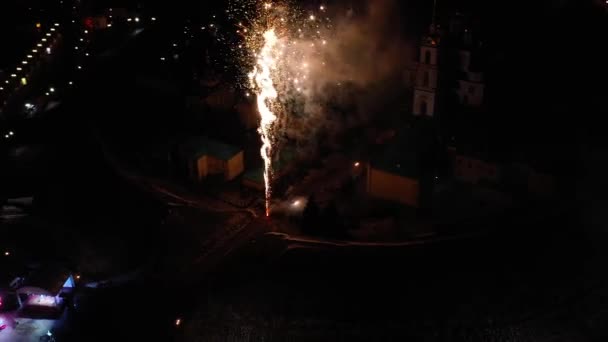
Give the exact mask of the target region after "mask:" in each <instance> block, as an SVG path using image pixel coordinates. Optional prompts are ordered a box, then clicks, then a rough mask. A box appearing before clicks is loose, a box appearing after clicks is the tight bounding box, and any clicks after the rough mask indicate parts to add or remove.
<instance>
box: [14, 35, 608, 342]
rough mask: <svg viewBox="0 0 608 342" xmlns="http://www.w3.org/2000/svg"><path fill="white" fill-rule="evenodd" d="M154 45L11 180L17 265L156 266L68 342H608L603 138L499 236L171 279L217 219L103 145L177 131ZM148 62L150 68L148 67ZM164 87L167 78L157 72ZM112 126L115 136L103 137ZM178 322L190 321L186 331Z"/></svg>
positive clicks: (74, 101) (262, 241)
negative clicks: (25, 217)
mask: <svg viewBox="0 0 608 342" xmlns="http://www.w3.org/2000/svg"><path fill="white" fill-rule="evenodd" d="M144 39H145V37H144ZM146 44H147V45H146ZM153 46H161V45H160V43H159V42H157V41H156V39H150V40H149V41H148V43H145V44H144V45H143V46H139V47H138V48H133V49H132V50H131V51H130V52H127V53H126V54H125V56H126V57H125V58H126V59H125V60H123V59H118V60H114V61H109V62H105V61H104V62H103V65H101V66H100V69H98V71H97V72H96V73H93V74H89V75H87V76H88V77H87V79H88V82H84V83H82V84H81V85H79V89H78V90H77V93H76V94H75V96H73V97H72V98H71V100H70V101H68V102H67V103H66V104H64V106H63V107H62V108H61V109H60V110H59V112H58V113H56V115H54V116H53V118H52V119H51V120H48V121H39V122H37V123H34V124H31V126H29V128H26V129H27V130H30V133H29V134H25V135H26V136H30V137H32V139H33V140H30V143H28V142H27V141H24V142H23V143H24V144H25V145H28V146H30V147H32V146H38V147H40V151H41V152H40V153H41V154H40V155H41V156H44V157H43V158H35V162H33V164H32V165H30V166H29V167H28V168H27V170H29V173H22V172H20V171H19V170H12V169H7V168H3V172H6V173H5V174H4V176H5V177H3V179H4V180H5V181H4V183H3V189H11V194H19V190H20V189H21V190H22V191H23V192H24V193H25V194H28V193H32V192H33V193H34V194H35V195H37V196H38V199H39V201H38V203H37V204H36V211H35V215H34V217H35V218H34V219H32V220H31V221H26V223H25V224H24V226H13V225H10V226H9V225H3V226H2V229H3V230H4V231H3V237H4V238H3V240H2V242H3V243H4V242H5V241H10V242H11V245H14V246H15V250H17V251H18V252H16V256H15V257H20V258H21V257H23V258H25V259H29V258H39V257H41V256H42V257H44V256H45V255H46V256H47V257H48V258H50V257H49V256H52V258H53V259H62V260H67V261H68V262H71V263H73V264H74V266H76V265H78V260H80V259H79V258H78V256H79V255H80V254H79V252H74V251H78V250H79V248H82V246H86V245H85V244H83V242H82V241H90V240H96V241H98V240H100V239H101V238H105V239H107V242H105V243H102V244H101V245H102V246H105V247H103V248H101V250H102V252H104V251H107V250H109V249H113V247H114V246H120V245H123V246H126V247H124V248H122V249H121V250H122V251H120V253H116V256H114V259H111V260H112V262H111V264H115V265H118V266H119V267H118V268H117V269H118V270H119V271H124V270H129V269H133V268H136V267H137V266H139V265H142V264H144V265H152V266H148V267H147V268H146V270H147V272H146V273H144V276H142V277H141V278H140V279H138V280H137V281H136V282H134V283H133V284H131V285H128V286H123V287H118V288H115V289H105V290H102V292H97V293H96V294H95V295H91V296H84V297H83V298H85V299H83V304H82V307H83V310H84V311H83V312H84V313H83V314H80V315H75V317H76V318H75V320H74V322H73V323H74V325H73V327H74V329H73V330H71V331H70V332H69V333H68V334H67V335H66V339H67V340H73V341H85V340H86V341H107V340H111V341H132V340H138V341H139V340H153V341H166V340H172V339H174V338H176V339H178V340H185V341H262V340H264V341H341V340H342V341H358V340H360V341H392V340H399V341H401V340H404V339H410V340H416V341H417V340H422V341H598V342H599V341H604V340H605V338H606V337H607V336H608V331H607V330H606V327H608V279H606V272H605V268H606V261H608V259H607V258H606V257H607V255H606V252H605V251H606V249H605V246H606V243H608V239H607V237H608V234H607V233H606V232H607V231H606V229H605V227H606V219H605V214H604V212H605V210H604V209H605V202H604V201H601V200H600V198H601V197H602V196H601V195H602V194H603V193H605V191H604V190H605V189H606V185H605V182H604V181H603V175H604V174H605V170H606V166H605V165H606V163H605V155H606V153H605V152H606V150H605V148H604V147H603V146H604V145H603V143H604V142H603V139H600V140H595V139H593V138H585V139H582V138H580V139H578V143H577V144H575V145H576V146H578V150H580V152H579V154H578V155H577V157H579V158H580V161H581V162H580V164H579V165H578V169H579V171H578V173H577V175H578V176H577V179H576V180H574V181H573V183H574V184H575V185H576V189H577V190H576V191H575V192H574V193H573V195H572V197H571V198H570V200H571V201H570V205H569V206H567V207H566V208H567V209H566V210H564V209H563V208H561V209H559V210H560V211H559V212H558V211H557V210H558V209H557V208H556V213H555V215H549V216H548V217H543V218H540V219H539V218H536V217H528V216H523V217H514V218H513V219H512V221H511V222H500V223H489V224H495V225H500V226H502V227H505V229H502V230H500V231H499V232H498V233H496V234H494V235H492V236H488V237H484V238H479V239H475V240H468V241H457V242H446V243H442V244H436V245H435V244H433V245H424V246H417V247H411V248H401V249H367V250H357V249H353V248H345V249H339V250H320V249H314V248H307V249H306V248H300V249H298V248H295V249H291V250H289V251H287V252H285V251H284V248H285V245H284V244H283V243H282V242H280V241H277V240H275V239H272V238H257V239H255V242H252V243H250V244H249V245H248V246H247V247H245V248H243V249H241V250H239V251H236V252H235V253H233V254H231V255H230V256H229V257H228V258H226V260H225V261H224V262H223V263H222V264H220V265H217V266H218V267H217V268H216V270H215V271H213V272H210V273H202V272H201V271H199V270H197V269H195V268H191V269H187V273H181V272H177V271H175V270H174V269H172V266H176V268H177V266H178V265H175V264H176V263H178V262H182V261H184V260H187V258H188V257H189V252H188V250H189V249H192V254H196V253H197V252H198V251H196V248H197V247H198V246H197V244H196V243H194V242H193V241H194V240H193V238H192V236H193V235H198V234H192V233H191V232H189V230H191V229H195V228H194V227H197V226H199V225H200V227H201V230H203V231H204V229H205V227H207V224H209V225H211V224H212V222H216V220H217V218H216V217H212V219H211V220H209V221H208V222H203V221H205V217H207V216H206V215H204V214H201V215H200V217H199V216H196V217H195V216H194V215H192V216H190V215H189V214H188V213H184V216H185V217H187V218H188V219H189V220H190V222H186V223H185V224H183V225H181V224H179V220H178V221H177V222H178V223H174V221H173V220H170V218H171V217H172V216H168V217H167V216H166V213H167V208H166V207H165V205H164V204H162V203H160V202H159V201H157V200H155V199H152V197H151V196H150V195H149V194H147V193H144V192H142V191H141V190H140V189H139V188H137V187H136V186H134V185H132V184H130V183H128V182H126V181H125V180H124V179H122V178H121V177H119V176H118V175H116V173H115V172H114V170H113V169H112V168H111V167H109V166H108V165H107V163H106V161H105V160H104V158H103V154H102V153H101V150H100V146H99V144H98V143H97V140H96V139H95V135H94V133H93V132H96V129H99V128H101V129H102V130H105V131H102V132H105V134H107V132H112V134H114V136H112V137H111V138H112V139H114V143H118V144H117V145H119V146H120V143H126V142H129V146H126V147H125V149H124V150H123V152H128V151H131V150H137V147H138V146H145V145H148V144H150V143H152V142H155V141H156V142H159V143H162V142H163V141H164V139H165V138H166V137H167V136H169V135H170V134H171V132H173V131H175V130H179V129H180V127H181V126H180V125H181V122H182V121H181V120H180V118H179V114H180V113H181V112H180V110H179V109H178V108H180V106H181V104H179V100H180V99H179V96H176V95H175V94H171V92H167V91H164V90H152V89H150V87H149V86H146V82H143V84H144V85H143V86H142V83H141V82H139V83H138V82H137V75H138V74H148V75H149V74H150V72H149V71H150V70H152V69H156V68H157V66H156V65H155V64H153V63H156V61H157V60H158V59H157V58H156V56H155V55H153V53H152V52H153V51H155V50H154V48H153ZM148 53H149V54H150V55H151V56H150V62H149V63H150V64H149V65H148V64H147V63H148V62H145V63H142V62H141V61H140V60H139V59H138V58H142V57H141V56H142V55H144V56H145V55H146V54H148ZM134 56H139V57H134ZM135 64H137V65H140V67H139V68H136V67H134V65H135ZM153 75H154V76H153V77H157V78H160V79H166V78H169V79H170V76H167V75H166V74H164V73H163V71H162V69H160V68H158V72H157V73H156V74H153ZM138 84H139V85H138ZM175 101H177V102H178V104H176V102H175ZM167 118H170V120H167ZM161 124H162V125H161ZM112 126H114V127H115V128H118V129H114V130H111V131H108V130H107V129H108V128H111V127H112ZM592 130H595V129H592ZM50 132H52V134H51V133H50ZM34 137H35V139H34ZM106 137H107V136H106ZM125 137H126V138H128V139H125ZM126 154H127V155H129V153H126ZM15 165H16V164H14V165H13V164H11V167H12V166H15ZM19 175H20V176H21V177H17V176H19ZM178 212H179V210H178ZM172 215H174V214H172ZM208 217H211V216H208ZM164 219H166V220H168V222H169V224H163V223H162V222H163V220H164ZM193 221H196V222H193ZM165 222H167V221H165ZM174 224H175V226H173V225H174ZM184 227H188V228H187V229H184ZM199 236H200V238H202V237H204V236H205V234H204V233H201V234H200V235H199ZM49 238H50V239H51V241H52V243H50V242H49V240H48V239H49ZM26 239H27V241H28V244H27V245H26V244H23V241H24V240H26ZM186 242H189V243H186ZM24 246H26V247H24ZM108 246H110V247H109V248H108ZM21 251H23V252H21ZM34 252H35V253H34ZM179 253H183V257H181V258H174V257H173V256H174V255H176V254H179ZM180 255H181V254H180ZM114 271H116V270H114ZM97 276H99V275H97ZM87 308H88V310H87ZM176 317H182V318H183V320H184V323H183V325H182V326H181V327H180V328H177V329H175V328H174V326H173V322H174V319H175V318H176Z"/></svg>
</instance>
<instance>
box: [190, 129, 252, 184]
mask: <svg viewBox="0 0 608 342" xmlns="http://www.w3.org/2000/svg"><path fill="white" fill-rule="evenodd" d="M180 152H181V153H180V154H181V159H182V160H183V161H185V163H186V170H187V173H188V176H189V178H190V179H192V180H194V181H202V180H203V179H205V178H207V176H210V175H222V176H223V179H224V180H232V179H234V178H235V177H237V176H238V175H240V174H241V173H242V172H243V169H244V162H243V150H242V149H240V148H238V147H236V146H233V145H229V144H225V143H222V142H219V141H216V140H213V139H210V138H207V137H195V138H192V139H190V140H189V141H187V142H186V143H185V144H184V145H182V148H181V151H180Z"/></svg>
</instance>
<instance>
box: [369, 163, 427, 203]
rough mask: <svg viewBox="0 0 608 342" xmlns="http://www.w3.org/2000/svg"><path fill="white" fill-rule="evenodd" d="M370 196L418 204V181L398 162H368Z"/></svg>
mask: <svg viewBox="0 0 608 342" xmlns="http://www.w3.org/2000/svg"><path fill="white" fill-rule="evenodd" d="M367 192H368V194H369V195H370V196H372V197H375V198H379V199H383V200H388V201H393V202H398V203H401V204H404V205H407V206H411V207H418V206H419V205H420V201H419V200H420V198H419V195H420V182H419V180H418V178H417V177H415V176H413V175H412V173H410V170H408V168H407V166H405V165H402V164H400V163H388V162H387V163H374V164H372V163H370V164H368V171H367Z"/></svg>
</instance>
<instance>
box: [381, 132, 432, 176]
mask: <svg viewBox="0 0 608 342" xmlns="http://www.w3.org/2000/svg"><path fill="white" fill-rule="evenodd" d="M421 135H422V134H421V132H420V131H418V130H416V129H405V130H402V131H400V132H398V133H397V135H396V136H395V137H394V138H393V139H391V140H390V141H389V142H387V143H385V144H382V145H380V146H377V148H376V151H375V152H374V153H373V157H372V158H371V166H372V167H373V168H375V169H379V170H382V171H385V172H389V173H392V174H395V175H399V176H402V177H409V178H418V177H419V176H420V168H421V165H420V161H421V160H420V154H421V153H423V150H421V149H424V144H423V136H421Z"/></svg>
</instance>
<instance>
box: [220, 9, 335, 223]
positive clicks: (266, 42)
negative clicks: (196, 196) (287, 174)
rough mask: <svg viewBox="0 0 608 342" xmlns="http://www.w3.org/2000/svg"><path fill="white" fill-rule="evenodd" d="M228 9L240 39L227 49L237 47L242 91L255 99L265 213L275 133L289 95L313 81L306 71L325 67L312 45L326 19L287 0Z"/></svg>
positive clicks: (280, 125) (287, 108)
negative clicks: (244, 73)
mask: <svg viewBox="0 0 608 342" xmlns="http://www.w3.org/2000/svg"><path fill="white" fill-rule="evenodd" d="M321 10H322V11H323V10H325V7H322V8H321ZM227 13H228V15H229V18H230V19H231V20H233V24H234V27H235V30H233V31H232V32H236V34H237V35H238V36H239V37H240V38H241V39H243V41H242V42H240V41H239V42H237V43H235V44H234V45H232V47H233V48H232V49H231V50H232V51H240V52H238V53H240V54H241V55H240V57H239V59H240V61H241V65H242V66H247V69H248V76H249V80H248V81H249V82H248V84H249V89H247V90H246V93H245V94H246V96H249V92H251V93H252V94H255V95H256V98H257V100H256V105H257V110H258V112H259V115H260V126H259V128H258V133H259V134H260V137H261V140H262V147H261V150H260V154H261V157H262V159H263V162H264V185H265V200H266V216H269V215H270V200H271V195H272V181H273V158H274V159H276V157H278V152H279V150H280V145H281V142H280V141H279V140H280V139H279V137H281V136H282V135H283V134H282V132H279V131H280V130H281V129H282V128H284V127H285V126H286V121H287V120H289V114H290V113H291V111H292V109H293V108H290V106H291V107H292V106H293V100H294V96H305V95H306V94H307V91H308V90H309V89H310V88H311V82H310V81H311V79H313V77H311V73H313V72H315V71H318V70H315V67H319V66H322V65H324V64H322V63H321V62H319V58H318V57H319V54H320V50H319V49H318V48H317V46H322V45H323V44H325V43H326V42H325V40H324V39H323V38H322V37H321V36H322V34H321V31H322V30H324V28H326V27H328V26H329V22H328V19H327V20H321V19H320V18H319V17H318V16H316V15H315V14H314V13H312V12H307V11H303V10H299V9H297V8H296V7H295V6H290V2H289V0H283V1H277V2H270V1H259V0H250V1H234V2H232V5H231V6H230V9H229V10H228V11H227ZM314 42H318V44H315V43H314ZM242 47H246V48H244V49H243V48H242ZM251 61H253V65H252V63H251Z"/></svg>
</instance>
